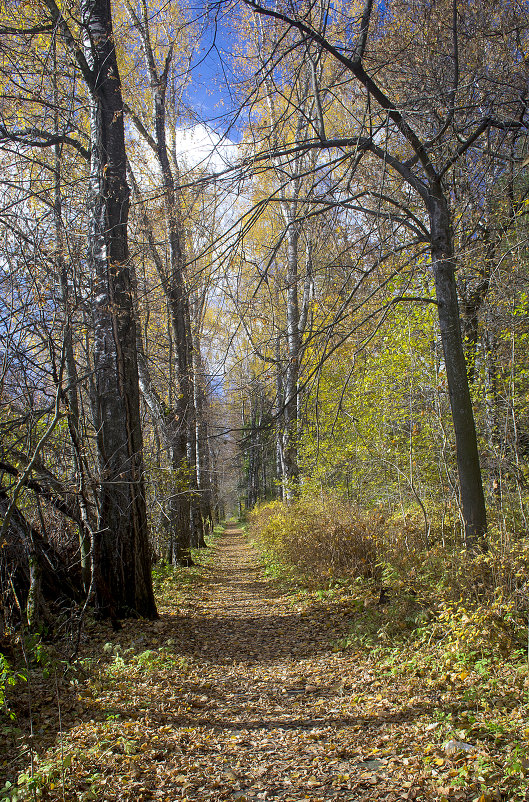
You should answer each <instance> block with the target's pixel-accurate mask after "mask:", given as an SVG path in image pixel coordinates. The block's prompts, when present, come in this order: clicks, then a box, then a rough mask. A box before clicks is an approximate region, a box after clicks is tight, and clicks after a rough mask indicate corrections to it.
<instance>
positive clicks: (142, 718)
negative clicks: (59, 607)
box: [46, 526, 427, 802]
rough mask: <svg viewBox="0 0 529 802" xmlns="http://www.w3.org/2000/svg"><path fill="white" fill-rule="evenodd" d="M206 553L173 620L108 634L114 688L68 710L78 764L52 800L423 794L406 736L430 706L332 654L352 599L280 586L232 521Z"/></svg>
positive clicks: (97, 689)
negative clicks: (317, 596) (306, 596)
mask: <svg viewBox="0 0 529 802" xmlns="http://www.w3.org/2000/svg"><path fill="white" fill-rule="evenodd" d="M214 548H215V550H216V551H215V555H214V556H213V559H212V560H211V561H210V564H209V566H206V567H205V568H203V569H201V571H200V576H199V580H198V581H197V582H194V583H193V584H190V585H189V587H188V588H187V590H186V591H185V594H184V596H182V592H181V589H180V590H179V594H180V595H179V599H180V604H179V607H178V609H174V606H173V607H170V606H168V607H167V608H166V609H162V611H161V619H160V621H156V622H150V623H149V622H141V623H140V622H125V624H124V628H123V630H122V631H121V632H120V633H118V634H117V635H116V636H114V642H116V641H119V644H120V645H118V646H116V649H117V652H116V657H114V658H112V659H113V660H114V664H115V670H114V669H113V668H112V666H113V665H114V664H112V663H110V667H111V668H112V670H114V676H113V678H112V677H111V678H110V680H109V677H108V673H107V674H105V673H102V675H101V680H100V681H99V683H97V682H96V683H94V682H92V684H91V685H89V687H88V689H87V690H86V692H82V693H81V694H80V696H79V699H81V698H82V701H81V702H77V704H76V708H75V710H74V711H73V714H74V716H75V721H74V720H72V721H71V724H70V722H69V721H67V711H64V712H63V716H64V722H65V724H64V727H65V731H66V730H67V732H66V734H65V738H66V741H65V743H66V750H67V752H69V751H72V750H73V753H74V755H75V757H74V759H73V760H72V766H71V768H70V769H69V771H68V772H67V777H66V789H65V790H66V792H65V793H64V792H63V789H62V788H61V787H60V784H58V787H57V790H56V791H55V793H56V794H57V796H53V793H52V794H51V796H48V797H46V798H48V799H67V800H70V799H72V800H74V799H75V800H80V801H81V802H87V800H90V799H98V800H150V799H163V800H168V801H169V800H170V801H171V802H173V801H174V800H187V801H188V802H191V800H193V801H194V800H197V801H200V800H219V802H220V800H239V802H244V800H246V802H258V801H260V800H281V801H282V802H287V801H288V800H290V801H291V802H297V800H304V799H309V800H312V801H313V802H318V800H386V802H395V800H400V799H407V800H409V799H416V798H417V799H426V798H427V797H426V796H425V795H423V793H422V792H421V790H420V788H419V786H417V785H416V779H415V777H416V773H415V772H416V769H415V766H416V759H417V758H416V754H415V753H414V747H413V743H412V740H413V739H412V738H411V737H410V739H409V742H408V738H407V729H408V727H410V728H411V727H412V726H414V725H416V720H417V717H418V716H420V715H421V714H422V713H424V712H425V707H424V701H425V700H418V699H416V700H411V702H409V701H408V700H407V699H406V695H405V694H403V695H402V696H401V695H400V693H399V688H398V684H397V683H393V685H392V687H391V689H390V693H388V687H387V685H386V687H385V689H384V690H383V695H382V694H381V693H380V690H381V689H380V685H381V683H380V682H379V681H378V680H377V675H376V666H374V665H369V664H368V663H366V661H365V657H360V655H359V654H354V653H351V652H350V651H349V652H337V651H335V650H333V644H335V643H336V639H337V638H339V637H340V636H343V635H344V634H345V633H347V631H348V629H349V626H350V621H351V618H352V617H353V616H354V609H353V605H352V602H347V601H341V602H339V601H336V600H335V601H332V602H324V601H319V602H318V601H317V602H314V603H311V604H307V603H303V602H302V601H300V597H299V596H296V595H289V594H288V592H287V591H283V590H281V588H279V587H278V585H277V583H275V582H273V581H270V580H269V579H267V578H266V577H265V576H264V573H263V569H262V567H261V565H260V563H259V560H258V557H257V555H256V553H255V551H254V550H253V549H252V548H251V546H250V545H249V544H248V542H247V540H246V538H245V537H244V535H243V533H242V532H241V531H240V530H239V529H237V528H235V527H234V526H232V527H229V528H228V529H227V530H226V532H225V533H224V535H223V536H222V537H221V538H220V539H219V540H218V541H217V544H216V546H215V547H214ZM182 599H183V600H182ZM107 637H108V636H107ZM120 649H121V651H120ZM121 655H123V658H122V657H121ZM110 659H111V658H110V657H109V660H110ZM80 705H81V706H82V710H81V709H80ZM396 730H398V734H396ZM410 735H411V730H410ZM76 744H77V746H76ZM56 748H58V747H56ZM76 750H77V751H76ZM415 751H416V747H415ZM90 789H91V790H90Z"/></svg>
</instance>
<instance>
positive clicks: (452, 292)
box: [429, 190, 487, 548]
mask: <svg viewBox="0 0 529 802" xmlns="http://www.w3.org/2000/svg"><path fill="white" fill-rule="evenodd" d="M429 212H430V225H431V237H432V249H431V253H432V267H433V273H434V279H435V290H436V297H437V303H438V314H439V325H440V330H441V341H442V344H443V354H444V362H445V367H446V377H447V382H448V391H449V395H450V408H451V411H452V420H453V424H454V434H455V442H456V455H457V467H458V473H459V485H460V493H461V506H462V511H463V519H464V522H465V537H466V543H467V548H473V547H475V546H481V547H483V544H484V536H485V534H486V531H487V513H486V508H485V498H484V494H483V483H482V479H481V469H480V464H479V453H478V444H477V436H476V427H475V423H474V413H473V410H472V400H471V398H470V389H469V384H468V375H467V365H466V361H465V354H464V351H463V340H462V336H461V322H460V315H459V305H458V300H457V287H456V281H455V258H454V252H453V247H452V236H451V226H450V215H449V212H448V208H447V205H446V202H445V200H444V198H443V197H442V193H441V190H439V192H438V193H437V197H436V196H435V195H433V193H432V197H431V200H430V204H429Z"/></svg>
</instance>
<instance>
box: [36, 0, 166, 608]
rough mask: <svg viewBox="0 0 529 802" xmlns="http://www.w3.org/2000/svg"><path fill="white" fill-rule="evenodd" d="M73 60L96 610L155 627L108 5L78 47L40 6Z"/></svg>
mask: <svg viewBox="0 0 529 802" xmlns="http://www.w3.org/2000/svg"><path fill="white" fill-rule="evenodd" d="M44 2H45V4H46V6H47V7H48V9H49V11H50V14H51V18H52V20H53V23H54V25H55V26H56V27H57V29H58V30H59V31H60V32H61V34H62V36H63V37H64V39H65V41H66V43H67V44H68V46H69V47H70V49H71V50H72V52H73V54H74V55H75V59H76V61H77V64H78V66H79V68H80V70H81V73H82V75H83V78H84V81H85V83H86V86H87V88H88V92H89V106H90V143H91V161H90V168H91V169H90V193H89V211H90V224H89V234H88V264H89V266H90V270H91V275H92V280H93V302H92V309H93V320H94V338H95V341H94V375H95V387H94V389H95V394H94V398H93V399H92V406H93V416H94V423H95V427H96V432H97V445H98V457H99V470H100V477H99V494H98V495H99V498H98V509H99V514H98V521H97V528H96V531H95V532H94V542H93V546H92V548H93V550H94V555H93V565H94V586H95V596H96V607H97V609H98V611H99V613H100V614H101V615H102V616H105V617H115V616H120V615H141V616H145V617H153V616H155V615H156V606H155V602H154V595H153V589H152V579H151V573H150V554H149V541H148V527H147V515H146V508H145V497H144V487H143V461H142V448H143V443H142V430H141V422H140V410H139V385H138V366H137V358H136V324H135V317H134V304H133V288H132V281H131V269H130V264H129V251H128V236H127V220H128V210H129V188H128V184H127V180H126V153H125V138H124V123H123V100H122V95H121V83H120V77H119V70H118V63H117V58H116V48H115V42H114V35H113V29H112V11H111V5H110V1H109V0H81V2H80V6H79V11H80V20H81V29H82V40H83V41H82V47H79V45H78V44H77V42H76V40H75V37H74V35H73V33H72V31H71V29H70V27H69V26H68V23H67V21H66V19H65V17H64V16H63V14H62V12H61V10H60V9H59V7H58V6H57V5H56V3H55V2H54V0H44Z"/></svg>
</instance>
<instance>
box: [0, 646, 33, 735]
mask: <svg viewBox="0 0 529 802" xmlns="http://www.w3.org/2000/svg"><path fill="white" fill-rule="evenodd" d="M18 682H27V672H26V670H25V669H13V668H12V667H11V666H10V664H9V662H8V660H7V657H6V656H5V655H4V654H2V652H0V705H1V706H2V708H3V711H4V714H5V715H6V716H7V717H8V718H9V719H11V720H13V719H14V718H15V714H14V713H13V711H12V710H11V708H10V706H9V693H8V691H9V689H12V688H13V687H14V686H15V685H16V684H17V683H18Z"/></svg>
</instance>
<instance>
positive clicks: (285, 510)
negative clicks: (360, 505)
mask: <svg viewBox="0 0 529 802" xmlns="http://www.w3.org/2000/svg"><path fill="white" fill-rule="evenodd" d="M250 532H251V534H252V536H253V537H254V538H255V539H256V540H257V541H258V542H259V544H260V545H261V547H262V548H263V549H264V550H265V551H267V552H268V553H271V554H273V555H274V556H275V557H276V558H277V559H279V560H281V561H283V562H286V563H290V564H293V565H295V566H296V567H298V568H299V569H301V570H302V571H308V572H310V573H312V574H314V575H316V576H319V577H322V578H323V577H325V578H327V577H336V578H343V577H358V576H362V577H365V578H373V577H375V576H376V575H377V571H378V568H377V565H378V559H377V554H378V543H379V541H381V540H382V535H383V532H384V520H383V518H382V517H381V516H380V515H379V514H376V513H372V514H369V515H366V514H365V513H361V512H360V511H359V510H358V509H355V508H354V507H352V506H351V505H349V504H346V503H344V502H342V501H339V500H338V499H336V498H333V497H331V498H326V499H324V500H314V499H310V498H303V497H301V498H299V499H298V500H296V501H295V502H294V503H292V504H291V505H288V506H287V505H286V504H283V503H281V502H279V501H275V502H271V503H269V504H263V505H260V506H259V507H256V508H255V509H254V510H253V512H252V513H251V514H250Z"/></svg>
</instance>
